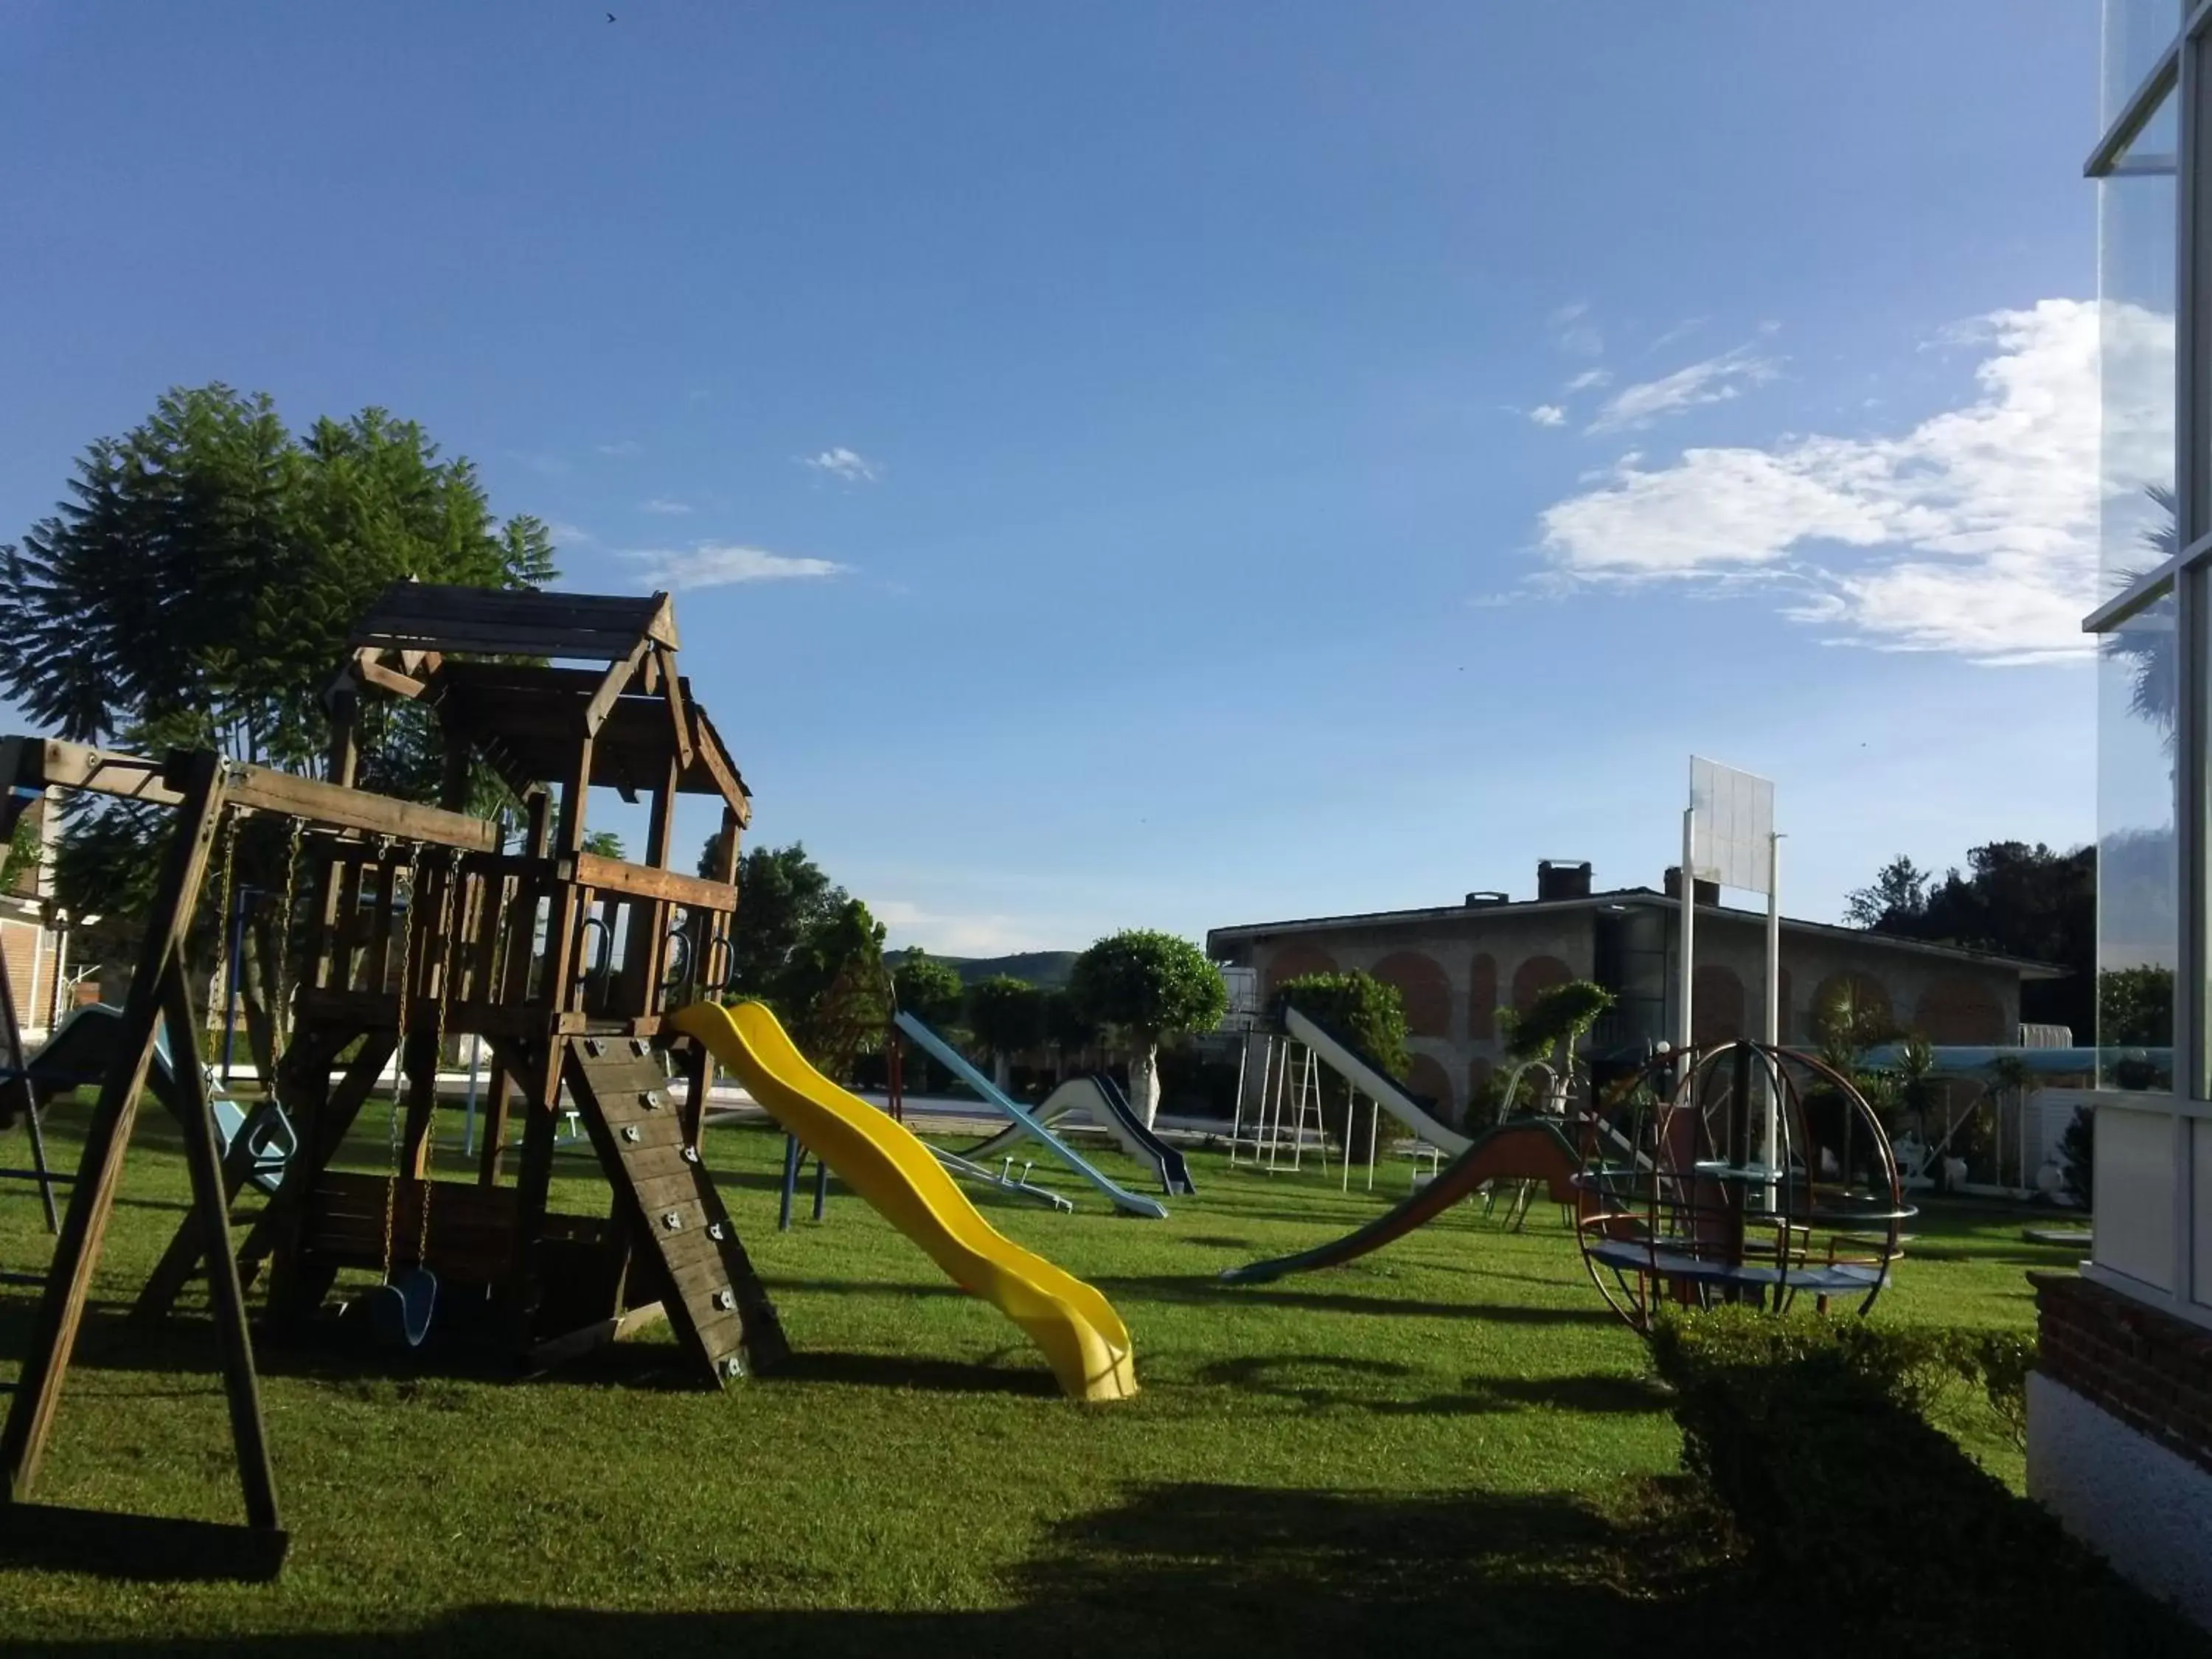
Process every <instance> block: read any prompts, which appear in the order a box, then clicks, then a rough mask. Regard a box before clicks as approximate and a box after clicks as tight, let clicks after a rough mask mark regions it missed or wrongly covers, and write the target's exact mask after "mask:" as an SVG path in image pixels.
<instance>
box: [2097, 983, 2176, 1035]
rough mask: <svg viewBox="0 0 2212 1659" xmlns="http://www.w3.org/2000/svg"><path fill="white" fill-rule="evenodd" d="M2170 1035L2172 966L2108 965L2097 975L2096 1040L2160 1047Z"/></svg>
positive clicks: (2171, 1024)
mask: <svg viewBox="0 0 2212 1659" xmlns="http://www.w3.org/2000/svg"><path fill="white" fill-rule="evenodd" d="M2172 1036H2173V969H2171V968H2108V969H2106V970H2105V971H2104V972H2103V973H2101V974H2100V975H2098V976H2097V1042H2099V1044H2100V1046H2102V1047H2104V1048H2164V1047H2166V1045H2167V1044H2168V1043H2169V1042H2172Z"/></svg>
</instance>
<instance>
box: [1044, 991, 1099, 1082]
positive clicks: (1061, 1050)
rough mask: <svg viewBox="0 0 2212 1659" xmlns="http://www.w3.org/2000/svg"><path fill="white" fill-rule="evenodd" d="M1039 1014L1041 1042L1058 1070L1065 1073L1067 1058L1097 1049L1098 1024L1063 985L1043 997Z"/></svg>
mask: <svg viewBox="0 0 2212 1659" xmlns="http://www.w3.org/2000/svg"><path fill="white" fill-rule="evenodd" d="M1043 1012H1044V1040H1045V1042H1047V1044H1048V1045H1049V1046H1050V1048H1051V1049H1052V1053H1053V1060H1054V1064H1055V1066H1057V1068H1058V1069H1059V1070H1060V1071H1061V1072H1065V1071H1066V1069H1067V1062H1068V1056H1069V1055H1071V1054H1082V1053H1083V1052H1084V1051H1085V1049H1089V1048H1096V1047H1097V1043H1098V1031H1099V1027H1098V1022H1097V1020H1095V1019H1093V1018H1091V1016H1090V1015H1089V1014H1088V1013H1087V1012H1085V1011H1084V1006H1083V1005H1082V1004H1081V1003H1080V1002H1079V1001H1077V1000H1076V997H1075V994H1074V993H1073V991H1070V990H1068V989H1067V988H1066V987H1065V986H1063V987H1060V989H1058V990H1054V991H1047V992H1046V993H1045V994H1044V1011H1043Z"/></svg>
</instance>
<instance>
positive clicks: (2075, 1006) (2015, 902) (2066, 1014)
mask: <svg viewBox="0 0 2212 1659" xmlns="http://www.w3.org/2000/svg"><path fill="white" fill-rule="evenodd" d="M1845 915H1846V917H1847V919H1848V920H1849V921H1850V922H1851V923H1852V924H1853V925H1855V926H1857V927H1865V928H1868V929H1870V930H1871V931H1873V932H1875V933H1890V934H1893V935H1895V936H1897V937H1898V938H1900V939H1924V940H1927V941H1928V942H1929V943H1931V944H1937V945H1964V946H1966V947H1967V948H1968V949H1970V950H1977V951H1996V952H1997V953H1998V954H2000V955H2002V956H2009V957H2027V958H2028V959H2029V960H2031V961H2035V962H2048V963H2053V964H2054V965H2056V966H2058V967H2061V968H2064V969H2069V972H2068V974H2067V975H2066V977H2064V978H2063V979H2058V980H2048V981H2041V980H2031V981H2027V983H2025V984H2023V985H2022V986H2021V992H2020V996H2021V1018H2022V1019H2025V1020H2029V1021H2032V1022H2036V1023H2041V1024H2055V1025H2066V1026H2070V1027H2071V1028H2072V1029H2073V1030H2074V1033H2075V1040H2076V1041H2078V1042H2087V1041H2088V1040H2089V1035H2088V1034H2089V1032H2090V1031H2091V1030H2092V1029H2093V1025H2094V1024H2095V1021H2094V1014H2095V1007H2094V1000H2093V987H2094V985H2095V983H2096V955H2097V849H2096V848H2093V847H2077V848H2074V849H2073V850H2072V851H2070V852H2063V853H2062V852H2057V851H2055V850H2054V849H2052V848H2049V847H2046V846H2044V845H2043V844H2042V843H2041V842H2037V843H2035V844H2034V845H2033V846H2031V845H2029V844H2028V843H2027V842H2019V841H1996V842H1988V843H1987V844H1985V845H1984V846H1980V847H1977V848H1972V850H1971V851H1970V852H1968V853H1967V854H1966V869H1965V870H1964V871H1960V870H1957V869H1953V870H1951V871H1950V872H1948V873H1946V874H1945V875H1944V876H1943V877H1942V878H1940V879H1939V878H1936V876H1934V875H1932V874H1931V873H1929V872H1927V871H1924V870H1922V869H1920V868H1919V867H1918V866H1916V865H1915V864H1914V863H1913V862H1912V860H1911V859H1909V858H1898V859H1893V860H1891V861H1890V862H1889V863H1888V864H1887V865H1885V866H1883V867H1882V869H1881V872H1880V873H1879V874H1877V875H1876V876H1875V880H1874V882H1873V884H1872V885H1870V886H1867V887H1862V888H1860V889H1858V890H1857V891H1855V892H1853V893H1852V894H1851V895H1850V898H1849V902H1848V905H1847V908H1846V912H1845Z"/></svg>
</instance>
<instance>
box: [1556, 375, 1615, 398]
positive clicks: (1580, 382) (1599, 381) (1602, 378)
mask: <svg viewBox="0 0 2212 1659" xmlns="http://www.w3.org/2000/svg"><path fill="white" fill-rule="evenodd" d="M1612 379H1613V376H1612V374H1610V373H1608V372H1607V370H1605V369H1602V368H1586V369H1584V370H1583V372H1582V373H1581V374H1577V375H1576V376H1575V378H1574V379H1573V380H1570V381H1568V382H1567V388H1566V389H1567V392H1568V394H1569V395H1570V396H1571V395H1573V394H1574V393H1575V392H1588V391H1589V390H1590V389H1591V388H1592V387H1594V386H1604V385H1605V384H1607V382H1608V381H1610V380H1612Z"/></svg>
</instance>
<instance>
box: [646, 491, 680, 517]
mask: <svg viewBox="0 0 2212 1659" xmlns="http://www.w3.org/2000/svg"><path fill="white" fill-rule="evenodd" d="M637 510H638V511H639V512H641V513H660V514H662V515H663V516H665V517H669V518H674V517H677V516H678V515H680V514H682V513H689V512H690V510H691V503H690V502H689V501H670V500H669V499H668V498H667V497H666V496H665V495H655V496H654V497H653V499H652V500H651V501H640V502H639V503H638V504H637Z"/></svg>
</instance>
